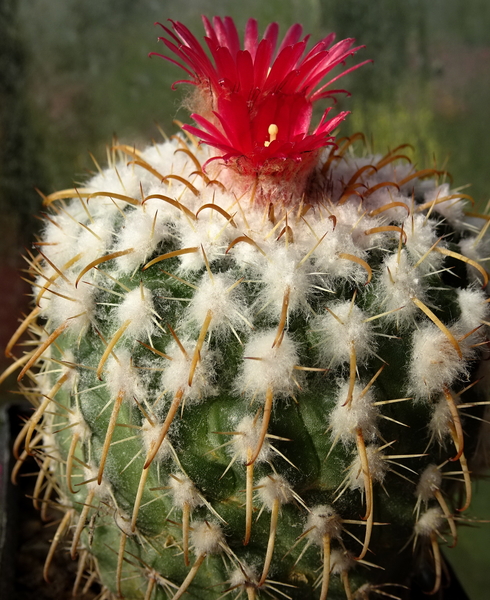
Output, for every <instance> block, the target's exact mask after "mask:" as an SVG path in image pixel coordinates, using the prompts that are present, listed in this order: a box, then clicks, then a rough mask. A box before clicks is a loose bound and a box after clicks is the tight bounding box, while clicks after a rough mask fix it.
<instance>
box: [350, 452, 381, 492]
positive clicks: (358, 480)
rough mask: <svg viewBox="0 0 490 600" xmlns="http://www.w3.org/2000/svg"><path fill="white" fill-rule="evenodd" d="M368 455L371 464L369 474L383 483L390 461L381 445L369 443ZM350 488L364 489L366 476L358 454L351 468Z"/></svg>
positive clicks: (374, 479)
mask: <svg viewBox="0 0 490 600" xmlns="http://www.w3.org/2000/svg"><path fill="white" fill-rule="evenodd" d="M366 455H367V459H368V465H369V475H370V477H371V479H372V480H373V481H376V482H378V483H383V481H384V478H385V476H386V473H387V472H388V471H389V468H388V463H387V462H386V460H385V458H384V455H383V453H382V452H380V451H379V446H375V445H372V444H371V445H369V446H367V447H366ZM349 488H350V489H351V490H361V492H363V491H364V489H365V487H364V476H363V472H362V464H361V457H360V456H359V455H357V456H356V457H355V458H354V460H353V461H352V464H351V466H350V470H349Z"/></svg>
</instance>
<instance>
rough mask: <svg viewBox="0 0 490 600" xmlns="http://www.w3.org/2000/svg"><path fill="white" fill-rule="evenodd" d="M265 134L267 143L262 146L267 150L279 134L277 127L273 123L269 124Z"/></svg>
mask: <svg viewBox="0 0 490 600" xmlns="http://www.w3.org/2000/svg"><path fill="white" fill-rule="evenodd" d="M267 133H268V134H269V141H268V142H264V146H265V147H266V148H268V147H269V146H270V145H271V144H272V142H275V141H276V138H277V134H278V133H279V127H278V126H277V125H274V123H271V124H270V125H269V129H268V130H267Z"/></svg>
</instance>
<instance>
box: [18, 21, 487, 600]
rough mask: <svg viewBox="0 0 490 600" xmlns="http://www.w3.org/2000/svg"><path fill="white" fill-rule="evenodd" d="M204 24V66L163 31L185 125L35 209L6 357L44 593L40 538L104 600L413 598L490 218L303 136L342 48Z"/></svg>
mask: <svg viewBox="0 0 490 600" xmlns="http://www.w3.org/2000/svg"><path fill="white" fill-rule="evenodd" d="M204 25H205V29H206V38H205V39H206V43H207V45H208V47H209V51H210V55H211V57H212V58H209V57H208V55H207V54H206V53H205V52H204V50H203V49H202V46H201V45H200V43H199V42H198V41H197V40H196V38H194V37H193V35H192V34H191V33H190V32H189V30H188V29H187V28H186V27H185V26H184V25H182V24H181V23H178V22H171V25H170V27H169V28H167V27H163V29H164V36H163V37H162V38H161V39H162V41H163V42H164V44H165V45H166V47H167V50H168V51H169V53H170V54H171V56H170V57H169V56H164V58H166V59H168V60H170V61H171V62H176V63H177V64H178V65H179V66H180V67H181V68H183V69H184V70H185V71H186V73H187V75H188V77H189V81H188V82H187V83H190V84H191V85H192V86H193V87H192V89H193V93H192V94H191V95H190V96H189V98H188V100H187V101H188V104H189V105H190V106H191V108H192V110H193V111H194V112H193V114H192V117H193V119H194V122H195V125H185V126H184V127H183V130H184V131H185V133H182V134H179V135H177V136H174V137H173V138H172V139H167V140H166V141H164V142H163V143H159V144H154V145H153V146H151V147H149V148H147V149H145V150H142V151H140V150H137V149H136V148H134V147H130V146H125V145H115V146H113V147H112V148H111V149H110V152H109V165H108V167H107V168H105V169H100V168H99V167H98V165H97V167H98V169H99V172H98V174H95V175H94V176H93V177H92V178H91V179H90V180H89V181H88V182H87V183H86V184H85V185H84V186H83V187H78V188H73V189H68V190H63V191H61V192H56V193H53V194H50V195H48V196H45V197H44V205H45V206H46V209H47V210H48V213H47V214H46V216H45V228H44V233H43V236H42V239H41V241H39V242H37V243H36V244H35V245H34V247H35V252H34V253H32V254H31V253H30V254H29V256H28V261H29V265H30V267H29V269H30V273H31V275H32V278H33V290H34V296H35V304H34V306H35V307H34V309H33V310H32V312H31V313H30V314H29V315H28V316H27V318H26V319H25V320H24V321H23V323H22V324H21V326H20V327H19V329H18V331H17V332H16V334H15V335H14V337H13V339H12V341H11V343H10V344H9V346H8V348H7V354H10V355H12V356H13V349H14V346H15V344H16V343H17V342H18V341H19V340H22V339H23V338H22V336H23V334H24V333H26V332H28V334H29V340H28V342H27V352H26V353H24V354H23V355H22V356H21V357H20V358H17V360H16V361H15V363H14V365H13V367H12V368H11V369H9V372H11V371H12V370H13V369H15V368H21V372H20V376H19V380H20V381H21V386H22V389H23V392H24V394H25V395H26V396H27V398H28V399H29V400H30V401H31V402H32V404H33V405H34V407H35V410H34V412H33V414H32V416H31V418H30V419H29V421H27V422H26V423H25V425H24V427H23V428H22V431H21V433H20V434H19V437H18V439H17V441H16V444H15V449H14V450H15V452H16V454H17V456H18V459H19V461H18V464H17V466H16V470H15V473H14V476H15V475H16V473H17V471H18V470H19V468H20V467H21V465H22V463H23V461H24V460H25V459H26V457H27V456H28V455H30V454H33V455H34V456H35V457H36V459H37V461H38V462H39V464H40V471H39V475H38V478H37V482H36V485H35V490H34V504H35V505H36V506H37V507H46V506H47V505H48V503H50V502H53V501H54V500H55V499H56V503H57V506H58V508H59V509H60V510H61V511H62V513H63V517H62V519H61V521H60V523H59V526H58V529H57V532H56V534H55V535H54V537H53V543H52V546H51V549H50V552H49V555H48V557H47V560H46V566H45V578H46V579H49V570H50V566H51V559H52V556H53V553H54V551H55V550H56V548H57V547H61V546H65V547H69V552H70V554H71V556H72V558H73V559H75V558H77V557H78V560H79V571H78V578H77V581H76V582H75V590H79V589H80V587H81V582H82V580H83V577H84V576H85V575H86V574H87V573H88V575H87V576H88V577H89V578H95V577H97V578H99V579H100V581H101V584H102V592H101V594H100V598H101V599H103V598H105V599H110V598H127V599H137V598H141V599H143V598H144V599H145V600H149V599H150V598H151V599H164V598H169V599H170V598H173V599H174V600H178V599H179V598H181V597H184V598H199V599H204V600H206V599H209V600H211V599H217V598H230V599H232V598H244V597H247V598H248V599H249V600H252V599H256V598H257V599H260V598H271V597H272V598H281V597H285V598H290V599H302V600H303V599H308V598H311V599H320V600H325V599H326V598H329V599H331V600H336V599H342V598H347V599H348V600H349V599H353V598H356V599H358V600H362V599H365V598H374V597H376V596H377V597H389V598H403V597H405V594H406V589H407V588H406V586H410V584H411V583H410V582H411V577H413V575H414V573H416V572H419V573H422V574H423V575H425V579H426V581H425V586H426V591H427V592H432V593H434V594H435V593H436V592H438V591H439V590H440V589H441V587H442V586H443V584H444V583H445V577H446V575H445V572H444V560H443V557H442V555H441V551H440V544H441V543H442V542H445V543H447V544H449V545H455V544H456V542H457V536H458V532H457V527H456V523H457V521H459V520H461V519H462V518H463V514H462V513H463V512H464V511H465V510H466V509H468V507H469V506H470V502H471V478H470V467H469V465H468V461H469V460H471V459H472V457H474V456H477V454H478V453H480V454H481V448H480V441H479V440H480V438H479V433H478V432H479V421H478V419H479V418H480V417H481V413H482V411H483V410H484V408H485V404H486V403H487V401H486V395H485V391H484V387H483V386H482V385H479V381H480V379H481V378H482V377H483V364H484V363H483V362H482V357H483V355H484V349H485V343H486V327H487V325H488V323H487V321H488V303H487V300H488V299H487V296H486V294H485V291H484V290H485V287H486V285H487V283H488V276H487V273H486V271H485V269H484V268H483V267H482V266H481V265H480V263H479V260H480V259H481V258H482V257H483V256H486V254H485V252H486V251H485V249H484V244H485V239H484V234H485V231H486V224H487V223H488V220H487V218H484V217H482V216H479V215H477V214H471V213H470V214H469V215H468V213H465V212H464V204H465V202H466V201H467V200H469V197H468V196H467V195H465V194H463V193H460V192H458V191H457V190H451V188H450V185H449V184H448V183H447V182H446V180H447V174H446V173H445V172H443V171H437V170H435V169H422V170H417V169H416V168H415V167H414V166H413V164H412V162H411V160H410V159H409V157H407V156H406V155H405V154H404V150H403V148H404V147H403V146H400V147H399V148H396V149H395V150H392V151H390V152H388V153H387V154H386V155H384V156H380V155H374V154H372V153H370V152H368V151H367V150H366V149H363V146H362V144H360V143H359V142H360V138H361V137H362V136H359V135H357V136H352V137H350V138H344V139H338V140H337V141H335V140H334V137H333V135H332V132H333V131H334V130H335V129H336V128H337V127H338V125H339V124H340V123H341V121H342V120H343V119H344V118H345V117H346V113H340V114H338V115H337V116H335V117H332V118H330V117H329V116H328V112H329V110H327V111H325V113H324V115H323V117H322V118H321V121H320V123H319V125H318V126H317V127H316V129H314V130H313V131H312V132H311V133H308V132H309V130H310V122H311V118H312V107H313V105H314V104H315V103H316V102H317V101H319V100H322V99H324V98H327V97H334V96H335V94H336V93H338V92H339V90H332V89H331V87H330V86H331V85H332V83H333V82H334V81H335V80H336V79H337V78H338V77H339V76H340V75H337V76H335V77H332V78H331V79H330V81H328V82H327V83H325V81H324V80H325V77H326V76H327V75H328V73H329V72H330V71H331V70H332V69H333V68H334V67H336V66H337V65H339V64H341V63H344V61H345V60H346V59H347V58H349V57H350V56H351V55H353V54H354V53H356V52H357V50H359V48H355V47H353V40H343V41H340V42H338V43H336V44H334V45H332V44H333V40H334V36H333V35H331V36H329V37H327V38H325V39H324V40H322V41H321V42H320V43H319V44H317V45H315V46H314V47H313V49H312V50H310V51H309V52H307V51H306V44H307V38H305V39H302V38H301V27H300V26H299V25H295V26H293V27H292V28H291V29H290V30H289V31H288V33H287V34H286V36H285V38H284V41H283V42H282V45H281V46H280V48H279V50H278V51H277V53H276V54H275V46H276V40H277V34H278V32H277V26H276V25H275V24H273V25H271V26H269V27H268V29H267V30H266V32H265V34H264V36H263V38H262V39H261V40H260V41H259V39H258V36H257V24H256V22H255V21H254V20H250V21H249V22H248V24H247V28H246V31H245V42H244V48H245V50H240V44H239V41H238V33H237V31H236V29H235V26H234V24H233V22H232V20H231V19H228V18H226V19H223V20H221V19H219V18H216V19H214V21H213V22H212V23H211V22H209V21H208V20H206V19H204ZM172 56H175V57H176V58H175V59H174V58H172ZM366 62H367V61H366ZM361 64H364V63H361ZM359 66H361V65H360V64H356V65H354V66H353V67H350V68H348V69H347V70H344V71H343V72H342V73H341V74H345V73H347V72H349V71H352V70H353V69H355V68H357V67H359ZM340 91H341V90H340ZM198 140H201V141H202V142H203V143H198ZM355 149H356V150H357V154H356V152H355ZM472 417H476V418H472ZM455 480H456V482H455Z"/></svg>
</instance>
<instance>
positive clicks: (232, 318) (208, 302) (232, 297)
mask: <svg viewBox="0 0 490 600" xmlns="http://www.w3.org/2000/svg"><path fill="white" fill-rule="evenodd" d="M235 283H236V282H235V281H233V279H231V278H230V277H229V276H228V275H225V274H223V273H217V274H215V275H213V278H212V279H211V278H210V277H209V275H208V274H207V273H206V274H205V275H204V276H203V278H202V280H201V283H200V285H199V289H198V290H197V291H196V293H195V294H194V296H193V298H192V301H191V302H190V304H189V309H188V319H189V320H190V321H192V322H193V323H196V324H197V326H198V327H199V328H200V327H201V326H202V324H203V323H204V321H205V319H206V317H207V313H208V311H209V310H211V311H212V319H211V324H210V326H209V329H210V331H214V332H216V333H217V334H218V335H224V334H226V333H229V332H230V331H231V328H233V329H235V330H240V329H243V328H244V327H247V325H246V321H250V318H251V317H250V311H249V308H248V307H247V305H246V303H245V301H244V299H243V294H241V293H240V292H241V290H240V284H239V285H237V286H235V287H234V288H233V289H232V290H231V289H230V288H231V287H232V286H233V285H234V284H235Z"/></svg>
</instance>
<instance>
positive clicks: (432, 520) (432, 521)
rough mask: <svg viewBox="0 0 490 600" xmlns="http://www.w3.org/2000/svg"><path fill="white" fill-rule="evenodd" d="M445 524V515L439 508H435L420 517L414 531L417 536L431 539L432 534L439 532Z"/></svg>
mask: <svg viewBox="0 0 490 600" xmlns="http://www.w3.org/2000/svg"><path fill="white" fill-rule="evenodd" d="M443 523H444V515H443V514H442V511H441V509H440V508H439V507H433V508H429V509H428V510H426V511H425V512H424V513H422V514H421V515H420V518H419V520H418V521H417V522H416V523H415V527H414V531H415V534H416V535H421V536H422V537H430V536H431V535H432V533H434V532H437V531H438V530H439V529H440V528H441V527H442V525H443Z"/></svg>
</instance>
